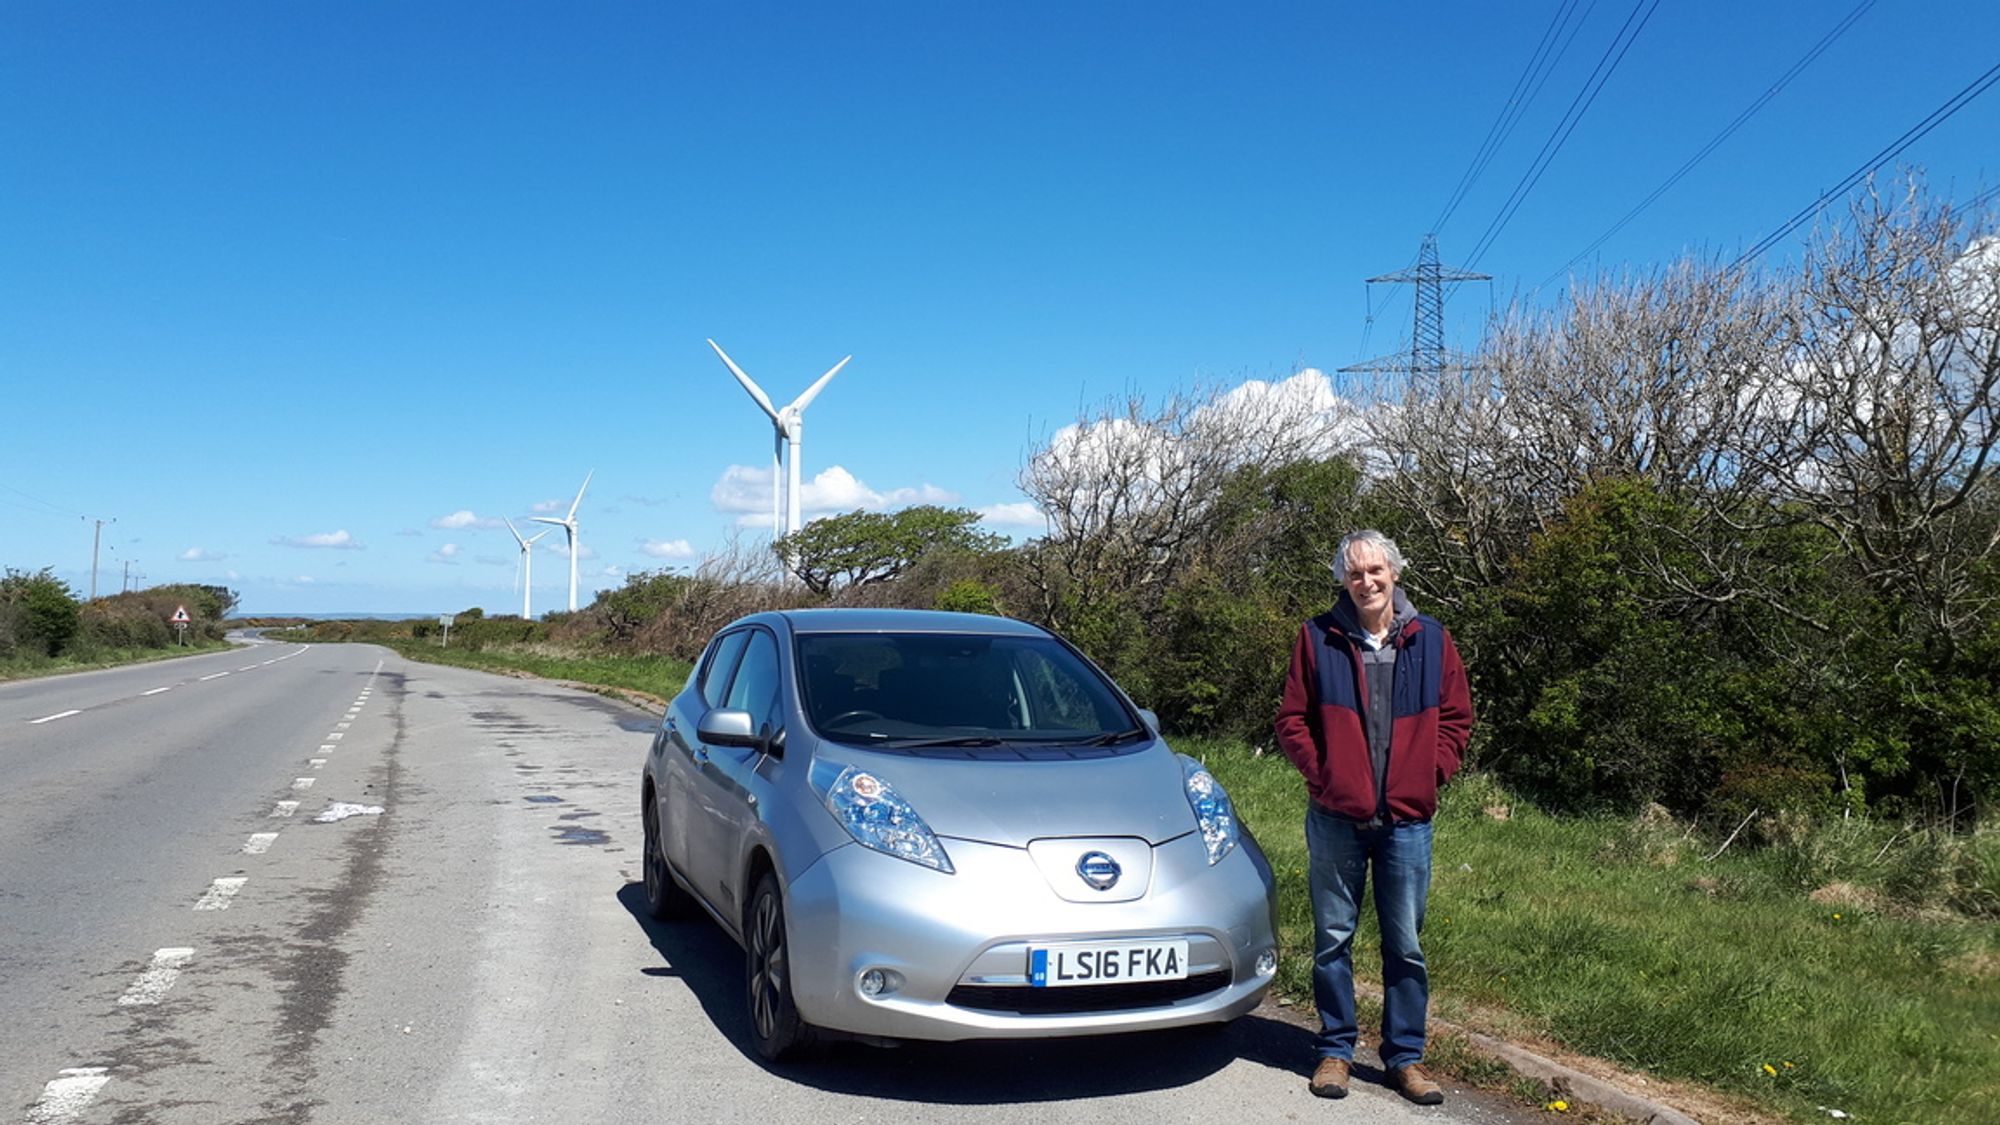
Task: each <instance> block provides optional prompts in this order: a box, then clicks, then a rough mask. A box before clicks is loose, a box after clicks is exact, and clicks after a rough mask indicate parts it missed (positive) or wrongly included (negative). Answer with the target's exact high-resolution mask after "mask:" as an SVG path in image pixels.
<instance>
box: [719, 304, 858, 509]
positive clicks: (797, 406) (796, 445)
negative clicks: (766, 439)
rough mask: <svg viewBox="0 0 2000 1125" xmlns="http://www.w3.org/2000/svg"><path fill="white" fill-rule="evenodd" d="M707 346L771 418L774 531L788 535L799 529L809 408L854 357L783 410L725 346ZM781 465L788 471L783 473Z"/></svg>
mask: <svg viewBox="0 0 2000 1125" xmlns="http://www.w3.org/2000/svg"><path fill="white" fill-rule="evenodd" d="M708 346H709V347H711V348H714V349H715V354H716V355H717V356H718V357H720V358H721V360H722V362H723V365H724V366H726V367H728V368H729V373H730V374H731V375H734V376H736V381H737V382H738V383H740V384H742V386H743V389H744V390H745V391H746V392H748V393H749V395H750V398H751V401H753V402H755V403H756V404H757V407H758V409H760V410H762V411H763V412H764V414H765V416H766V417H768V418H770V419H771V428H772V430H774V431H775V433H776V441H775V443H774V444H773V446H772V449H771V534H773V535H785V534H789V533H791V532H794V531H797V530H798V529H799V450H800V449H801V447H803V445H804V444H805V442H804V437H805V428H806V417H805V413H806V407H808V406H811V405H812V401H813V399H815V398H818V397H819V393H820V392H821V391H823V390H825V389H826V385H827V384H828V383H830V382H832V381H833V377H834V376H835V375H838V374H840V369H841V368H843V367H846V366H847V363H848V360H851V359H853V358H854V357H853V356H851V355H850V356H848V357H846V359H842V360H841V361H840V362H839V363H836V364H834V365H833V366H832V367H830V368H828V369H827V372H826V374H824V375H821V376H820V377H819V378H818V379H815V380H814V381H813V385H812V386H810V387H807V388H806V389H805V393H804V394H801V395H800V396H799V397H797V398H795V399H793V400H792V401H791V402H790V403H789V404H788V405H786V406H785V407H784V408H783V409H779V408H778V407H776V406H774V405H772V403H771V396H769V395H767V394H765V393H764V388H762V387H760V386H758V385H757V381H756V380H755V379H752V378H751V377H750V376H749V375H748V374H746V373H745V372H744V370H743V369H742V368H741V367H738V366H737V365H736V361H735V360H733V359H730V358H729V353H728V352H725V351H723V350H722V345H720V344H718V343H716V342H715V341H714V340H710V341H709V342H708ZM781 468H782V469H784V470H786V472H781V471H780V470H781ZM787 472H788V473H789V476H790V483H789V484H787V483H786V481H785V477H786V475H787Z"/></svg>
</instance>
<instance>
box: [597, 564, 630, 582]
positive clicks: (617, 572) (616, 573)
mask: <svg viewBox="0 0 2000 1125" xmlns="http://www.w3.org/2000/svg"><path fill="white" fill-rule="evenodd" d="M597 573H598V576H599V577H602V578H623V577H625V568H624V567H622V566H618V565H617V564H615V563H614V564H613V565H611V566H607V567H605V568H604V569H603V570H600V571H598V572H597Z"/></svg>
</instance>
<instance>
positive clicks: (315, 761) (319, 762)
mask: <svg viewBox="0 0 2000 1125" xmlns="http://www.w3.org/2000/svg"><path fill="white" fill-rule="evenodd" d="M325 764H326V759H325V758H307V759H306V765H309V766H311V767H312V768H314V769H318V768H320V767H321V766H323V765H325Z"/></svg>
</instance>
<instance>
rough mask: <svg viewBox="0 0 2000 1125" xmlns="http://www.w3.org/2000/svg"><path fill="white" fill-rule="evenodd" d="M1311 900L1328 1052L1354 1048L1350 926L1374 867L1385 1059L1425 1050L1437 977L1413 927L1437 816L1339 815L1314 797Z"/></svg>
mask: <svg viewBox="0 0 2000 1125" xmlns="http://www.w3.org/2000/svg"><path fill="white" fill-rule="evenodd" d="M1306 851H1307V853H1308V854H1309V855H1310V856H1311V861H1310V868H1311V870H1310V879H1309V882H1310V885H1311V888H1312V904H1313V923H1314V940H1313V1000H1314V1001H1315V1002H1316V1004H1317V1005H1318V1007H1319V1022H1320V1031H1319V1037H1318V1038H1317V1039H1316V1040H1315V1041H1314V1047H1315V1048H1316V1049H1317V1050H1318V1051H1319V1054H1320V1057H1322V1058H1336V1059H1352V1058H1354V1041H1355V1037H1356V1032H1357V1028H1356V1026H1355V1016H1354V960H1353V952H1354V928H1355V926H1356V924H1357V923H1358V922H1359V921H1360V916H1361V894H1362V891H1363V890H1364V889H1366V888H1367V886H1368V873H1369V871H1370V870H1371V869H1372V870H1373V871H1374V873H1375V919H1376V921H1377V922H1378V923H1379V924H1380V926H1381V930H1382V994H1383V995H1382V1064H1383V1065H1384V1066H1387V1067H1391V1068H1394V1067H1399V1066H1408V1065H1410V1064H1411V1063H1415V1062H1421V1061H1423V1057H1424V1018H1425V1014H1426V1012H1427V1011H1428V1009H1429V1008H1430V1001H1431V978H1430V973H1429V972H1428V971H1427V970H1426V969H1425V968H1424V951H1423V948H1422V947H1421V946H1420V945H1418V943H1417V935H1418V934H1420V933H1422V932H1423V929H1424V900H1425V899H1426V898H1428V897H1429V895H1430V888H1431V825H1430V822H1429V821H1424V822H1422V823H1418V824H1397V825H1393V826H1392V825H1386V824H1383V825H1376V826H1374V827H1368V826H1365V825H1360V824H1356V823H1354V822H1352V821H1347V820H1342V819H1340V818H1339V817H1337V816H1334V815H1333V814H1331V813H1328V812H1325V811H1323V810H1322V809H1320V808H1319V806H1317V805H1313V806H1311V807H1310V811H1308V812H1307V813H1306Z"/></svg>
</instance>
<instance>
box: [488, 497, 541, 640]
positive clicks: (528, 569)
mask: <svg viewBox="0 0 2000 1125" xmlns="http://www.w3.org/2000/svg"><path fill="white" fill-rule="evenodd" d="M500 518H501V519H502V520H503V521H505V522H506V524H507V530H508V531H512V532H513V533H514V541H515V542H516V543H519V544H520V545H521V620H523V621H533V620H534V619H535V618H534V615H533V614H531V613H529V612H528V591H529V590H531V589H533V588H534V585H535V553H534V551H533V550H531V549H530V547H531V545H532V544H533V543H534V542H535V540H537V539H540V538H541V537H542V536H544V535H547V534H548V532H546V531H537V532H535V533H534V534H533V535H530V536H528V537H527V538H526V539H523V538H521V532H520V530H519V529H517V528H516V527H515V526H514V521H513V520H510V519H507V517H505V516H502V517H500Z"/></svg>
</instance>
